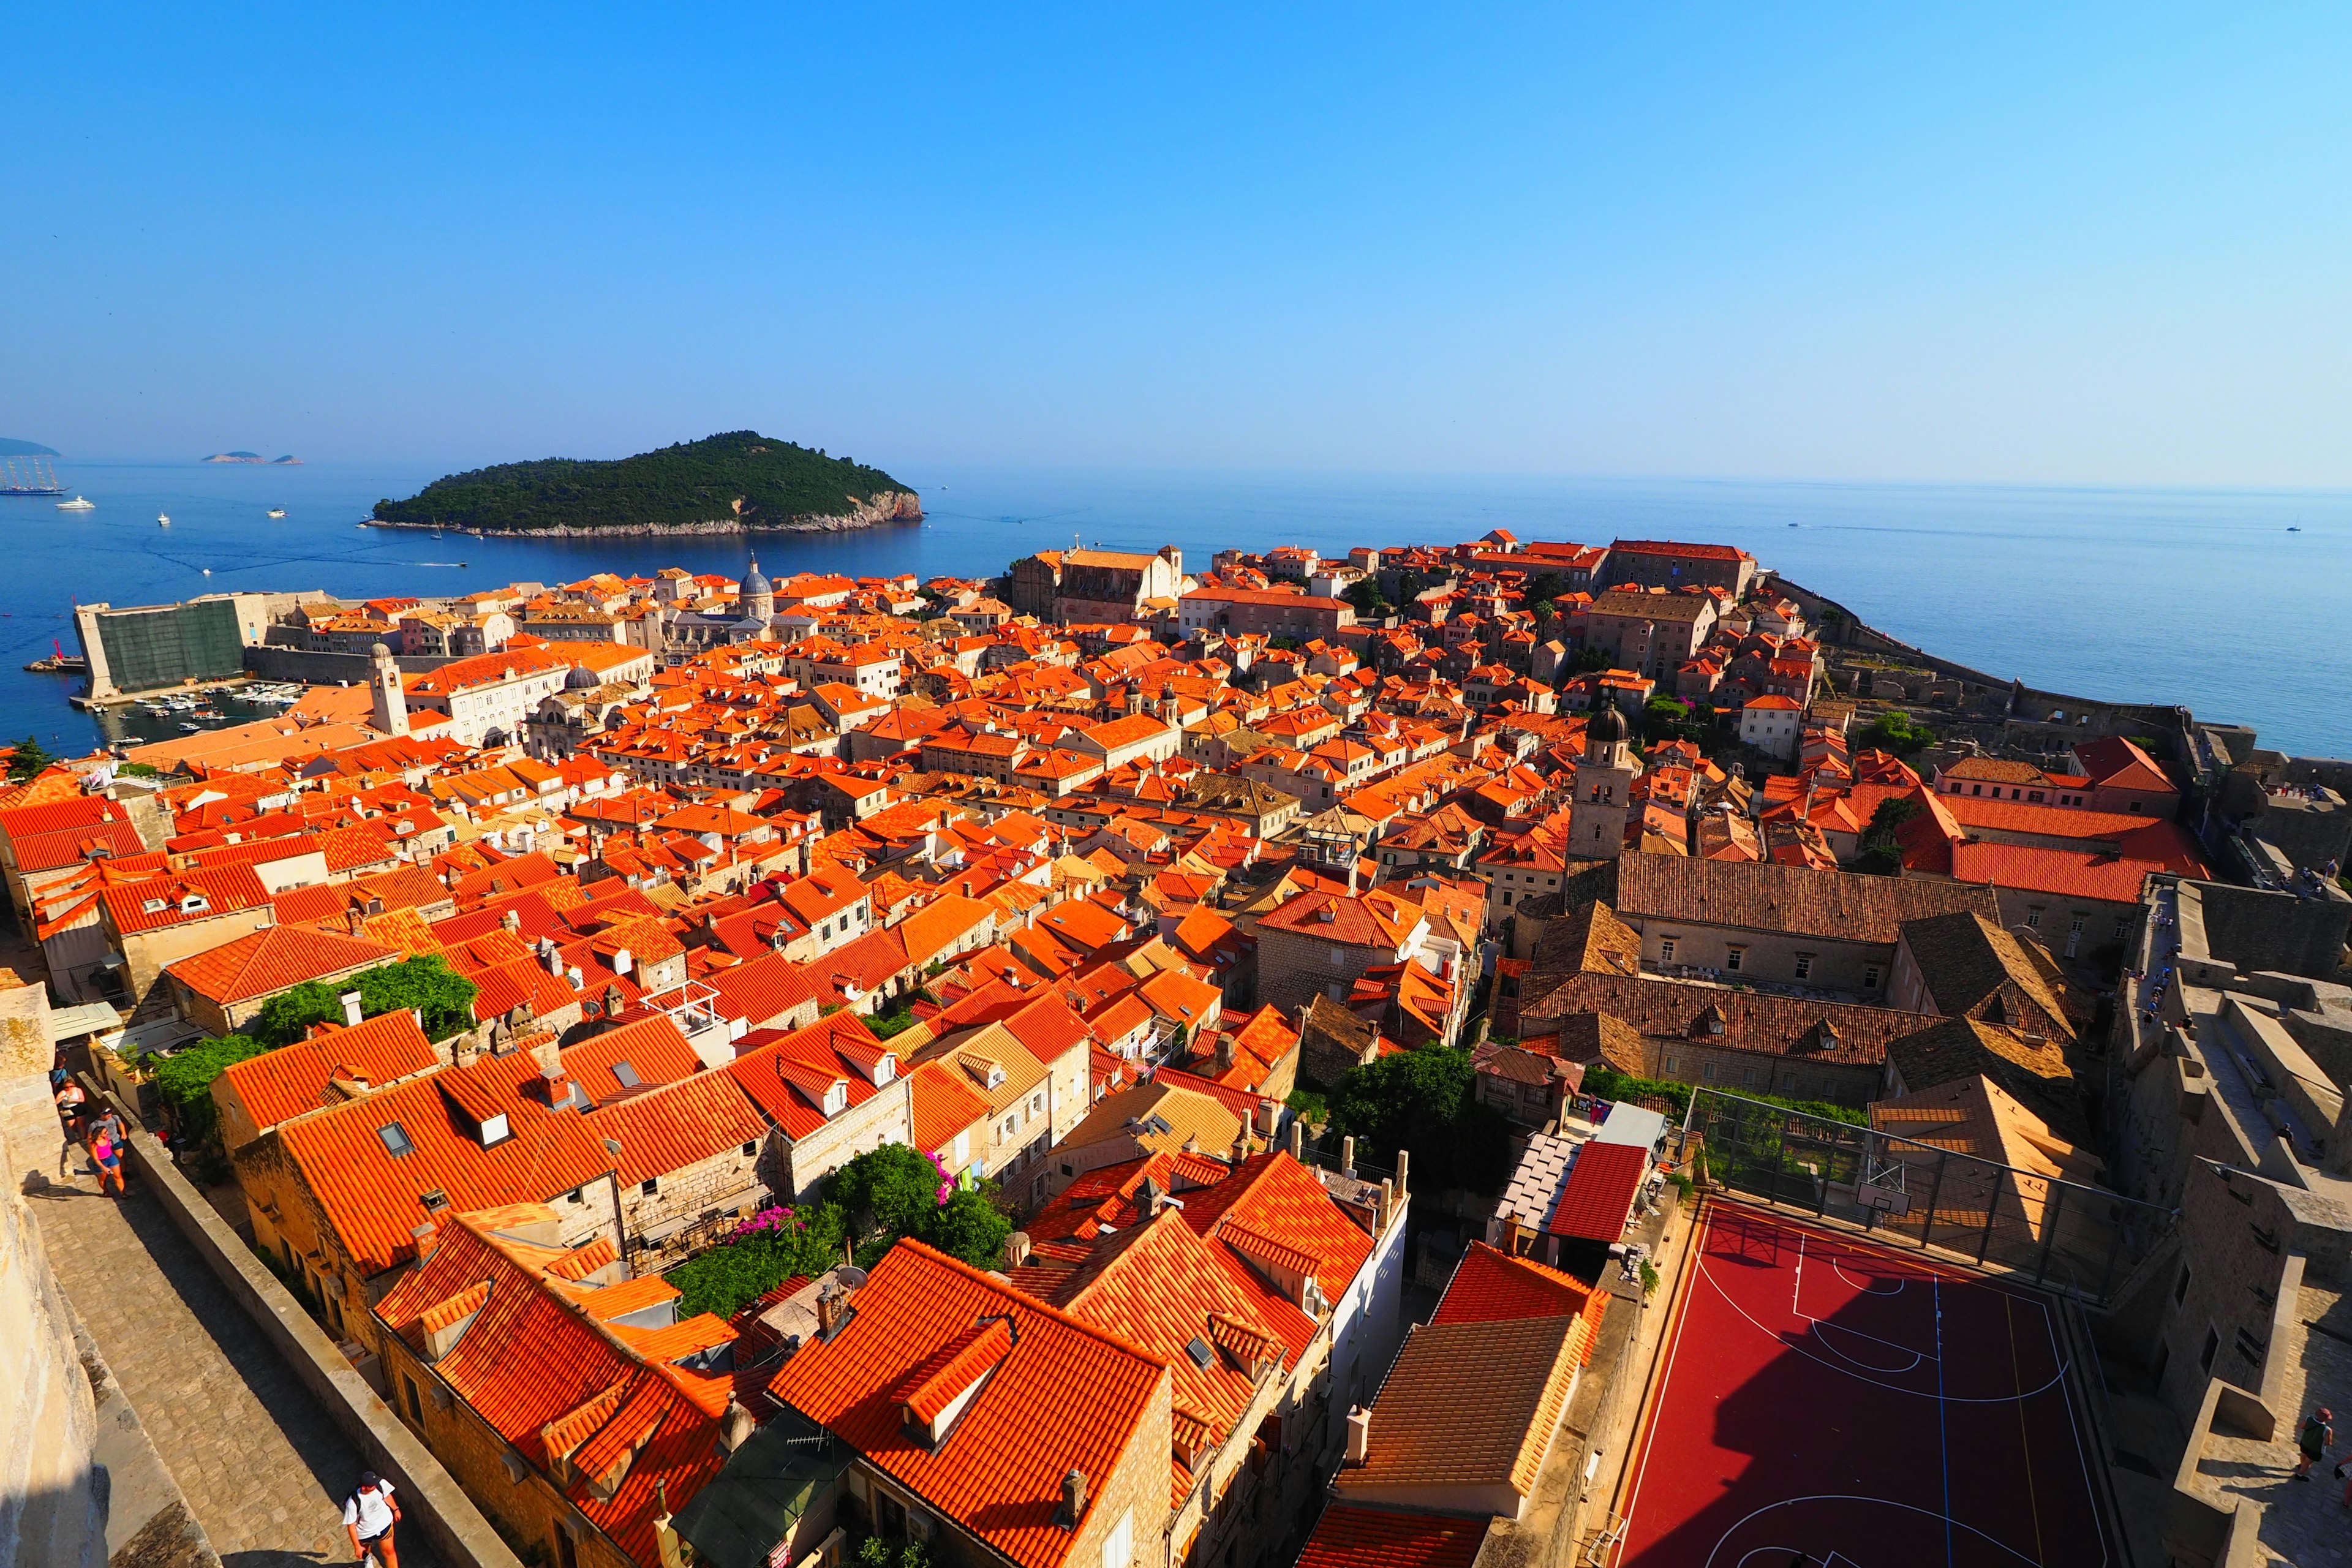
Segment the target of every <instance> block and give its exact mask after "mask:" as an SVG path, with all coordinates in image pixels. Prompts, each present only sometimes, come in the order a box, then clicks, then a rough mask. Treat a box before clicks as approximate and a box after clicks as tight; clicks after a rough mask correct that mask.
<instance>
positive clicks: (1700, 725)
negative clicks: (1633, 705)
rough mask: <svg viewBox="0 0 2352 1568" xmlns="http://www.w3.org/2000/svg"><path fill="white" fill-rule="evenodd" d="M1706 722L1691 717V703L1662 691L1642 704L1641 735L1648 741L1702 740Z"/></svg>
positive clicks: (1704, 735)
mask: <svg viewBox="0 0 2352 1568" xmlns="http://www.w3.org/2000/svg"><path fill="white" fill-rule="evenodd" d="M1706 729H1707V727H1706V723H1705V722H1704V721H1699V720H1696V719H1693V718H1692V717H1691V705H1690V704H1689V703H1687V702H1683V701H1679V700H1676V699H1675V698H1672V697H1668V696H1666V695H1664V693H1660V694H1659V695H1658V696H1655V697H1653V698H1651V699H1650V700H1649V701H1648V702H1647V703H1645V704H1643V709H1642V735H1643V739H1645V740H1648V741H1653V742H1656V741H1694V742H1696V741H1703V740H1705V739H1706Z"/></svg>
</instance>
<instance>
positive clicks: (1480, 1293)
mask: <svg viewBox="0 0 2352 1568" xmlns="http://www.w3.org/2000/svg"><path fill="white" fill-rule="evenodd" d="M1607 1302H1608V1297H1607V1295H1606V1293H1605V1292H1602V1291H1600V1290H1597V1289H1594V1288H1593V1287H1591V1286H1590V1285H1587V1284H1585V1283H1584V1282H1583V1281H1581V1280H1580V1279H1576V1278H1574V1277H1573V1276H1571V1275H1567V1274H1563V1273H1561V1272H1560V1271H1559V1269H1557V1268H1545V1267H1544V1266H1543V1265H1542V1264H1540V1263H1538V1262H1536V1261H1535V1260H1534V1259H1533V1258H1514V1257H1512V1256H1511V1255H1510V1254H1509V1253H1507V1252H1504V1251H1502V1250H1500V1249H1499V1248H1496V1247H1489V1246H1487V1245H1486V1243H1485V1242H1483V1241H1474V1242H1472V1243H1471V1244H1470V1250H1469V1251H1467V1252H1465V1253H1464V1254H1463V1255H1462V1261H1461V1263H1460V1264H1459V1265H1457V1266H1456V1267H1455V1268H1454V1278H1453V1279H1451V1280H1449V1281H1447V1283H1446V1286H1445V1294H1444V1297H1442V1298H1441V1299H1440V1300H1439V1301H1438V1303H1437V1315H1436V1316H1435V1317H1433V1318H1432V1319H1431V1320H1430V1321H1432V1322H1434V1323H1485V1322H1493V1321H1497V1320H1500V1319H1507V1318H1579V1317H1583V1318H1595V1317H1598V1315H1599V1311H1600V1310H1601V1308H1603V1307H1605V1306H1606V1305H1607Z"/></svg>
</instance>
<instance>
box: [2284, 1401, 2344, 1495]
mask: <svg viewBox="0 0 2352 1568" xmlns="http://www.w3.org/2000/svg"><path fill="white" fill-rule="evenodd" d="M2335 1420H2336V1413H2335V1412H2334V1411H2332V1410H2330V1409H2328V1408H2327V1406H2326V1405H2321V1406H2320V1407H2319V1408H2318V1409H2316V1410H2315V1411H2313V1412H2312V1413H2311V1414H2310V1415H2306V1416H2305V1417H2304V1418H2303V1430H2302V1431H2300V1432H2298V1433H2296V1434H2295V1437H2294V1446H2295V1447H2298V1448H2300V1449H2302V1450H2303V1458H2300V1459H2298V1460H2296V1461H2295V1467H2294V1479H2296V1480H2299V1481H2307V1480H2309V1479H2311V1467H2312V1466H2314V1465H2315V1464H2317V1463H2319V1456H2320V1455H2322V1454H2324V1453H2326V1452H2327V1450H2328V1449H2330V1448H2333V1447H2336V1427H2335V1425H2334V1423H2335Z"/></svg>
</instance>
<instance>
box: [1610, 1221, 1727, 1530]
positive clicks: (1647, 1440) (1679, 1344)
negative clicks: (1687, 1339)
mask: <svg viewBox="0 0 2352 1568" xmlns="http://www.w3.org/2000/svg"><path fill="white" fill-rule="evenodd" d="M1714 1230H1715V1211H1714V1210H1713V1209H1711V1208H1710V1209H1708V1210H1707V1211H1706V1218H1705V1219H1704V1220H1703V1221H1701V1223H1700V1227H1699V1233H1698V1234H1697V1235H1696V1236H1695V1237H1691V1244H1690V1257H1689V1262H1690V1264H1691V1266H1692V1267H1693V1268H1698V1266H1699V1260H1700V1258H1703V1257H1705V1256H1706V1238H1707V1237H1708V1236H1710V1235H1711V1234H1713V1232H1714ZM1700 1272H1701V1273H1705V1272H1706V1270H1705V1269H1704V1268H1701V1269H1700ZM1689 1321H1690V1303H1689V1302H1688V1301H1685V1302H1683V1303H1682V1306H1681V1310H1680V1311H1679V1314H1678V1315H1677V1316H1676V1317H1675V1326H1674V1330H1673V1333H1674V1338H1673V1340H1672V1341H1670V1342H1668V1343H1667V1345H1666V1364H1665V1367H1664V1370H1662V1371H1661V1372H1660V1373H1658V1396H1657V1399H1656V1401H1655V1402H1654V1404H1653V1405H1651V1406H1650V1429H1649V1431H1648V1432H1647V1433H1645V1434H1643V1437H1642V1452H1641V1453H1640V1454H1639V1455H1638V1456H1636V1458H1635V1459H1634V1461H1633V1463H1634V1470H1633V1490H1631V1491H1629V1492H1627V1493H1626V1494H1625V1533H1624V1535H1623V1536H1621V1537H1620V1538H1619V1540H1618V1545H1617V1550H1618V1551H1619V1552H1622V1551H1623V1550H1624V1549H1625V1547H1624V1542H1625V1541H1626V1540H1627V1539H1629V1538H1630V1537H1631V1536H1632V1535H1633V1517H1634V1510H1635V1509H1636V1508H1638V1507H1639V1506H1640V1503H1641V1500H1642V1483H1643V1481H1645V1480H1648V1479H1650V1448H1651V1447H1652V1445H1654V1444H1655V1443H1656V1442H1657V1440H1658V1428H1659V1427H1660V1426H1664V1425H1665V1422H1664V1415H1665V1413H1666V1398H1667V1395H1669V1394H1672V1393H1673V1392H1674V1386H1675V1357H1676V1356H1679V1355H1680V1354H1682V1349H1683V1330H1684V1329H1685V1327H1687V1326H1688V1324H1689Z"/></svg>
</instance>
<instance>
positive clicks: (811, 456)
mask: <svg viewBox="0 0 2352 1568" xmlns="http://www.w3.org/2000/svg"><path fill="white" fill-rule="evenodd" d="M922 515H923V508H922V503H921V501H920V500H918V499H917V497H916V494H915V492H914V491H913V490H912V489H908V487H907V486H905V485H902V484H900V483H899V482H898V480H896V479H892V478H891V477H890V476H889V475H887V474H886V473H884V472H883V471H882V470H881V469H879V468H867V467H866V465H865V464H863V463H856V462H852V461H850V460H849V459H848V458H833V457H827V456H826V455H825V454H824V452H822V451H813V450H811V449H810V448H808V447H803V446H800V445H798V444H797V443H794V442H791V441H779V440H777V439H775V438H774V437H770V436H762V435H761V434H760V433H759V432H758V431H756V430H734V431H730V432H728V433H727V434H725V435H720V436H711V437H706V438H704V439H702V440H699V441H685V442H680V443H679V444H678V445H677V446H675V447H662V448H661V449H660V450H658V451H654V452H641V453H639V454H638V455H637V456H635V457H634V458H619V459H617V460H614V461H609V462H600V461H588V460H582V459H578V458H543V459H541V460H540V461H538V462H532V463H501V464H499V465H498V466H496V467H495V468H477V469H475V470H473V471H472V472H471V473H465V474H451V475H449V476H448V477H447V478H446V479H436V480H434V481H433V482H432V483H431V484H429V485H427V486H425V488H424V489H422V490H420V491H418V492H417V493H416V494H415V495H414V496H412V497H410V498H409V499H408V500H390V499H386V500H380V501H378V502H376V503H375V514H374V521H376V522H377V523H378V524H380V525H382V526H383V527H387V528H457V529H468V530H472V529H478V530H480V531H482V532H485V533H531V534H582V533H747V532H766V531H780V530H828V529H847V528H866V527H870V526H872V525H874V524H876V523H882V522H897V521H909V522H911V521H920V520H921V518H922Z"/></svg>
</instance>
